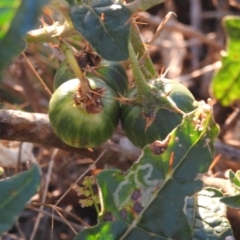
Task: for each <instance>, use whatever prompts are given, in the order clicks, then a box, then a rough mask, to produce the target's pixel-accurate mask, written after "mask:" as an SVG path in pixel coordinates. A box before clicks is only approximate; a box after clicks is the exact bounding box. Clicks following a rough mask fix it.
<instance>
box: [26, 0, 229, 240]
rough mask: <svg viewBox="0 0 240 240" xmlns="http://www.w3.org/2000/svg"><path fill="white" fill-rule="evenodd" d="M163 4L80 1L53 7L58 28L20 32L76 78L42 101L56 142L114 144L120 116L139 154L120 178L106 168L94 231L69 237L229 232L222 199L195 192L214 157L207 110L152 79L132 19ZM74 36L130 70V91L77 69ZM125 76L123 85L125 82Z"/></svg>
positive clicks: (113, 239) (172, 85) (184, 92)
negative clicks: (60, 19) (54, 49)
mask: <svg viewBox="0 0 240 240" xmlns="http://www.w3.org/2000/svg"><path fill="white" fill-rule="evenodd" d="M69 2H70V1H69ZM71 2H72V1H71ZM162 2H164V0H152V1H146V0H135V1H127V2H124V1H120V0H119V1H118V0H116V1H115V0H81V1H79V3H78V4H75V3H72V4H70V5H65V6H64V7H63V6H62V5H61V4H56V3H55V4H54V5H53V6H54V7H55V8H57V10H58V11H59V12H60V13H62V14H63V16H64V18H65V22H64V23H63V24H62V25H61V26H57V27H55V28H51V26H49V27H47V30H49V31H44V32H43V31H42V32H40V31H39V30H34V31H31V32H29V33H28V34H27V37H26V41H27V42H41V41H42V42H51V43H54V45H55V46H58V47H59V49H60V51H61V52H62V53H63V54H64V55H65V57H66V62H67V68H68V67H70V69H71V71H72V74H73V75H74V79H72V80H69V79H67V78H71V76H70V77H69V76H66V79H63V81H62V80H61V81H62V82H63V83H62V84H59V83H57V85H56V87H55V88H56V90H55V92H54V93H53V95H52V98H51V101H50V104H49V117H50V121H51V124H52V126H53V129H54V131H55V132H56V134H57V135H58V136H59V138H61V139H62V140H63V141H64V142H66V143H67V144H69V145H71V146H74V147H80V148H89V147H90V148H92V147H96V146H98V145H99V144H101V143H103V142H104V141H106V140H107V139H109V138H110V137H111V135H112V134H113V132H114V129H115V128H116V126H117V124H118V122H119V120H120V119H121V124H122V127H123V130H124V132H125V133H126V135H127V137H128V138H129V139H130V141H132V142H133V144H135V145H136V146H138V147H139V148H142V149H143V150H142V151H143V152H142V155H141V157H140V159H139V160H138V161H136V162H135V163H134V164H133V166H132V167H131V168H130V169H129V170H128V171H127V172H125V173H122V172H121V171H120V170H104V171H102V172H101V173H100V174H99V175H98V176H97V178H96V181H97V185H98V188H99V195H100V204H101V211H100V213H99V216H98V224H97V226H94V227H90V228H87V229H85V230H83V231H82V232H80V233H79V234H78V235H77V236H76V240H78V239H79V240H83V239H87V240H90V239H94V240H95V239H98V240H100V239H102V240H103V239H104V240H105V239H108V240H123V239H124V240H126V239H127V240H133V239H156V240H164V239H172V240H173V239H175V240H176V239H179V240H192V239H199V240H206V239H210V238H211V239H214V240H215V239H216V240H217V239H219V240H220V239H225V237H226V236H230V235H232V232H231V227H230V224H229V222H228V220H227V219H226V208H225V206H224V205H223V204H221V203H220V202H219V199H220V198H221V197H222V196H223V195H222V193H221V192H219V191H218V190H216V189H212V188H211V189H205V190H203V191H201V189H202V188H203V183H202V181H201V180H200V179H199V178H198V177H197V176H198V175H199V174H201V173H205V172H206V171H207V170H208V168H209V166H210V164H211V162H212V159H213V157H214V140H215V139H216V137H217V135H218V127H217V125H216V124H215V122H214V120H213V117H212V106H211V104H206V103H203V102H200V103H194V102H195V101H194V98H193V96H192V94H191V93H190V92H189V90H188V89H186V88H185V87H184V86H183V85H181V84H180V83H177V82H174V81H172V80H168V79H165V78H164V77H163V76H158V74H157V72H156V71H155V69H154V66H153V64H152V61H151V59H150V57H149V55H148V51H147V49H146V47H145V45H144V43H143V42H142V39H141V36H140V33H139V30H138V27H137V25H136V22H135V19H134V17H135V15H136V13H137V12H138V11H144V10H147V9H149V8H150V7H152V6H154V5H156V4H159V3H162ZM78 34H80V35H81V37H82V38H83V39H84V40H83V41H85V42H86V45H87V46H91V47H90V48H91V51H93V52H94V53H96V54H98V55H99V57H100V58H101V60H100V62H102V61H110V62H111V63H110V65H111V64H112V62H121V61H127V62H128V63H130V64H129V69H130V71H132V76H133V80H132V81H129V82H131V84H130V85H131V86H133V87H132V88H130V90H129V91H128V92H127V93H126V90H127V88H125V87H123V88H122V87H120V88H118V87H119V85H120V84H119V83H118V80H117V82H115V77H114V74H113V75H111V77H109V78H108V76H109V75H108V73H106V72H101V73H99V71H100V69H101V68H100V69H92V70H94V71H90V74H89V73H86V69H85V68H84V69H81V66H79V63H78V62H77V60H76V57H75V55H76V52H75V50H74V48H73V47H72V46H71V44H70V42H71V41H68V37H71V36H72V35H78ZM64 64H65V63H64ZM116 64H119V63H116ZM80 65H81V64H80ZM100 65H101V64H100ZM65 67H66V65H65ZM106 69H108V68H106ZM106 71H107V70H106ZM88 74H89V75H88ZM63 75H64V74H63ZM121 75H122V76H123V75H124V76H125V77H126V75H125V73H124V74H121ZM104 77H105V78H107V79H104ZM125 77H124V80H123V83H124V84H123V86H126V85H125V83H128V79H127V78H125ZM65 80H66V81H65ZM68 80H69V81H68ZM129 80H131V79H129ZM121 81H122V80H121ZM112 82H114V84H112ZM58 84H59V85H60V86H59V85H58ZM114 86H116V87H114ZM205 200H207V201H208V203H209V204H206V201H205ZM211 206H214V208H211ZM209 216H210V217H209Z"/></svg>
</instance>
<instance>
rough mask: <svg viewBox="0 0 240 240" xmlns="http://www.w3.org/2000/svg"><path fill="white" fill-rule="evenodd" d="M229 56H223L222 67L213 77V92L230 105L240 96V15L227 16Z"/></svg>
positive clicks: (225, 25) (224, 22)
mask: <svg viewBox="0 0 240 240" xmlns="http://www.w3.org/2000/svg"><path fill="white" fill-rule="evenodd" d="M223 25H224V27H225V29H226V33H227V37H228V38H227V56H223V57H222V67H221V68H220V70H219V71H218V72H217V73H216V74H215V76H214V78H213V83H212V88H213V93H214V95H215V97H216V99H218V100H219V101H220V102H221V103H222V105H224V106H230V105H231V104H232V103H234V101H236V100H239V96H240V45H239V39H240V17H235V16H234V17H232V16H231V17H229V16H228V17H225V18H224V19H223Z"/></svg>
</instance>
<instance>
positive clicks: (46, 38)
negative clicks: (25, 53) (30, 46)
mask: <svg viewBox="0 0 240 240" xmlns="http://www.w3.org/2000/svg"><path fill="white" fill-rule="evenodd" d="M77 34H78V33H77V31H76V30H75V29H74V28H73V27H72V26H70V25H69V24H68V23H67V22H65V23H63V24H60V23H59V22H55V23H54V24H53V25H51V26H44V27H43V28H40V29H36V30H32V31H29V32H28V33H27V34H26V36H25V40H26V42H27V43H37V42H48V43H56V41H59V37H61V38H65V37H68V36H72V35H77Z"/></svg>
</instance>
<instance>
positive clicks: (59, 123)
mask: <svg viewBox="0 0 240 240" xmlns="http://www.w3.org/2000/svg"><path fill="white" fill-rule="evenodd" d="M88 80H89V84H90V86H91V89H92V90H93V91H96V90H101V91H102V94H101V96H99V95H95V96H99V97H98V99H97V103H99V108H98V109H97V110H98V111H96V109H95V110H94V111H93V110H92V111H90V110H88V111H87V110H86V109H85V108H84V107H83V105H81V104H78V103H77V102H76V99H81V97H82V96H81V95H79V94H81V93H80V91H79V86H80V81H79V80H78V79H72V80H69V81H67V82H65V83H63V84H62V85H61V86H60V87H58V88H57V90H56V91H55V92H54V93H53V95H52V97H51V100H50V103H49V118H50V122H51V125H52V127H53V129H54V131H55V133H56V134H57V136H58V137H59V138H60V139H61V140H62V141H63V142H65V143H66V144H68V145H70V146H72V147H76V148H93V147H96V146H98V145H100V144H102V143H104V142H105V141H107V140H108V139H109V138H110V137H111V136H112V134H113V132H114V130H115V128H116V127H117V125H118V122H119V112H120V111H119V103H118V101H117V100H116V99H115V98H116V93H115V92H114V91H113V90H112V89H111V88H110V87H108V86H107V85H106V84H105V83H104V82H103V81H100V80H96V79H88Z"/></svg>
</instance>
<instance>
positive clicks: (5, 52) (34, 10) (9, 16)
mask: <svg viewBox="0 0 240 240" xmlns="http://www.w3.org/2000/svg"><path fill="white" fill-rule="evenodd" d="M6 2H7V3H6ZM47 2H48V0H34V1H32V0H24V1H23V0H22V1H20V0H19V1H16V0H15V1H3V2H1V3H0V16H1V18H0V22H1V23H3V26H1V28H0V29H1V32H0V34H1V37H0V49H1V60H0V75H1V71H2V70H3V68H4V67H5V66H7V64H9V62H10V60H11V58H12V57H13V56H15V55H17V54H20V53H21V52H22V51H23V50H24V48H25V47H26V43H25V41H24V40H23V36H24V35H25V34H26V32H27V31H29V30H32V29H33V28H34V27H35V26H36V23H37V21H38V18H39V14H40V12H41V8H42V7H43V6H44V5H45V4H46V3H47ZM18 5H19V7H18V8H17V9H16V7H17V6H18ZM2 13H4V14H3V15H1V14H2ZM2 21H3V22H2ZM0 81H1V79H0Z"/></svg>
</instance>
